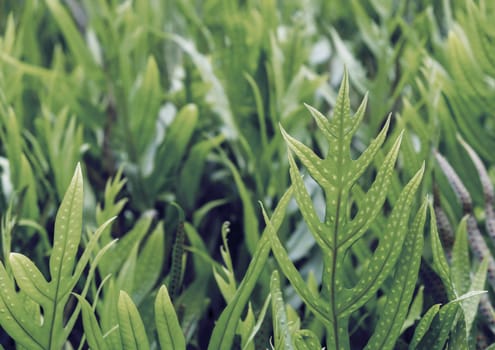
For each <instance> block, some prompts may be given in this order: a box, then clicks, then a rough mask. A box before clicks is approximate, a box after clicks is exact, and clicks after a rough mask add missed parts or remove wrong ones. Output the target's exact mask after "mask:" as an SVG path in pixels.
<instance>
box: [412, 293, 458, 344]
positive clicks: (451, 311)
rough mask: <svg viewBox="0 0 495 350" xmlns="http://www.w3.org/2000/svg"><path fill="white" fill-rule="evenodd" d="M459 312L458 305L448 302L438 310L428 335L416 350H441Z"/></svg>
mask: <svg viewBox="0 0 495 350" xmlns="http://www.w3.org/2000/svg"><path fill="white" fill-rule="evenodd" d="M458 310H459V304H458V303H455V302H450V303H448V304H446V305H444V306H443V307H442V308H440V311H439V312H438V314H437V316H436V319H434V320H433V322H432V325H431V327H430V330H429V331H428V334H427V335H426V336H425V337H424V338H423V339H422V341H421V343H420V344H419V345H418V349H424V350H441V349H443V348H444V345H445V342H446V341H447V338H448V336H449V332H450V330H451V329H452V326H453V325H454V320H455V316H456V314H457V311H458Z"/></svg>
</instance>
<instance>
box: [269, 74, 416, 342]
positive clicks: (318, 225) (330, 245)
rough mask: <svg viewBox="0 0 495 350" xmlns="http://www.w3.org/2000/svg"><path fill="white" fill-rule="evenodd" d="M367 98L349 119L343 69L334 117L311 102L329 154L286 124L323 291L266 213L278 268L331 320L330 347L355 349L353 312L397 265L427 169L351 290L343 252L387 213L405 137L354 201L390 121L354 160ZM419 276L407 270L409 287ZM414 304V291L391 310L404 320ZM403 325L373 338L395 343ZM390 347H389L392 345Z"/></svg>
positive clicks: (404, 195) (297, 192)
mask: <svg viewBox="0 0 495 350" xmlns="http://www.w3.org/2000/svg"><path fill="white" fill-rule="evenodd" d="M366 100H367V99H366V97H365V99H364V100H363V102H362V103H361V105H360V107H359V108H358V110H357V112H356V113H355V115H354V117H351V113H350V100H349V83H348V77H347V72H345V74H344V78H343V81H342V84H341V87H340V90H339V94H338V97H337V100H336V105H335V108H334V112H333V117H332V118H330V119H328V118H326V117H325V116H323V115H322V114H321V113H320V112H318V111H317V110H316V109H314V108H312V107H309V106H308V109H309V111H310V113H311V114H312V116H313V118H314V119H315V121H316V124H317V125H318V127H319V129H320V131H321V132H322V133H323V135H324V136H325V139H326V141H327V144H328V152H327V154H326V157H324V158H321V157H319V156H318V155H316V153H315V152H314V151H313V150H311V149H310V148H309V147H307V146H305V145H304V144H302V143H301V142H299V141H297V140H296V139H294V138H293V137H292V136H290V135H289V134H288V133H287V132H285V130H284V129H283V128H281V130H282V135H283V137H284V139H285V141H286V143H287V146H288V148H289V165H290V178H291V181H292V185H293V188H294V197H295V200H296V202H297V204H298V207H299V210H300V211H301V214H302V216H303V218H304V221H305V222H306V224H307V225H308V227H309V229H310V231H311V233H312V234H313V236H314V238H315V241H316V243H317V244H318V246H319V247H320V249H321V250H322V251H323V275H322V287H321V292H320V293H319V295H315V294H314V293H312V292H310V290H309V289H308V287H307V285H306V283H305V281H304V280H303V279H302V277H301V276H300V275H299V272H298V270H297V268H296V267H295V266H294V264H293V263H292V262H291V261H290V259H289V256H288V254H287V252H286V250H285V248H284V247H283V245H282V243H281V242H280V240H279V238H278V237H277V234H276V230H275V229H274V228H273V227H272V225H271V223H270V220H268V217H267V216H266V215H265V221H266V224H267V226H268V229H269V237H270V241H271V244H272V250H273V253H274V255H275V258H276V259H277V261H278V263H279V267H280V269H281V271H282V272H283V273H284V274H285V276H286V277H287V279H288V280H289V281H290V283H291V285H292V286H293V287H294V289H295V290H296V292H297V293H298V294H299V296H300V297H301V298H302V299H303V301H304V303H305V304H306V306H307V307H308V308H309V309H310V310H311V311H312V312H313V313H314V314H315V315H316V316H317V318H318V319H319V320H320V321H321V322H322V323H323V324H324V325H325V327H326V330H327V347H328V348H331V349H348V348H349V334H348V329H347V322H348V319H349V317H350V315H351V314H352V313H353V312H354V311H356V310H357V309H359V308H360V307H361V306H363V305H364V304H365V303H366V302H367V301H368V300H369V299H370V298H371V297H372V296H373V295H374V294H375V293H376V292H377V291H378V289H379V288H380V286H381V285H382V284H383V282H384V281H385V279H386V278H387V277H388V276H389V275H390V274H391V272H392V271H393V269H394V267H395V266H396V263H397V260H398V259H399V256H400V252H401V250H402V246H403V243H404V240H405V238H406V237H408V236H407V232H408V231H409V214H410V212H411V209H412V206H413V204H414V199H415V194H416V190H417V189H418V186H419V184H420V182H421V179H422V176H423V171H424V166H423V167H422V168H421V169H419V171H417V173H416V174H415V175H414V176H413V178H412V179H411V180H410V181H409V183H408V184H407V185H406V186H405V187H404V189H403V191H402V192H401V193H400V195H399V198H398V200H397V201H396V203H394V208H393V210H392V212H391V214H390V215H389V217H388V218H387V221H386V222H387V223H386V226H385V230H384V232H383V234H382V235H381V236H380V243H379V245H378V248H377V249H376V250H375V252H374V253H373V254H372V256H371V258H369V261H368V263H367V264H366V265H365V269H364V271H363V272H362V274H361V278H360V279H359V280H358V282H357V283H356V284H355V285H354V286H352V287H350V288H349V287H347V286H346V283H347V282H346V278H345V277H344V275H345V272H344V257H345V255H346V252H347V250H348V249H349V248H350V247H351V246H353V245H354V244H355V243H356V242H357V241H358V240H360V239H361V238H362V237H363V235H364V234H365V233H366V232H367V231H368V230H369V229H370V228H371V226H372V224H373V223H374V222H375V219H376V218H377V216H378V215H379V214H381V213H382V211H383V209H382V208H383V204H384V202H385V200H386V198H387V192H388V189H389V187H390V186H391V181H392V176H393V174H394V166H395V161H396V159H397V156H398V153H399V147H400V143H401V139H402V134H400V135H399V137H398V138H397V139H396V140H395V142H394V143H393V145H392V147H391V148H390V150H389V152H388V153H387V154H386V156H385V157H384V158H383V161H382V162H381V164H380V165H379V167H378V168H377V175H376V178H375V179H374V181H373V182H372V184H371V186H370V187H369V189H368V190H367V191H366V192H364V193H363V194H362V195H361V197H360V200H359V201H355V202H354V201H353V187H354V186H356V182H357V181H358V180H359V179H360V177H361V176H362V175H363V173H364V171H365V170H366V169H368V168H369V166H370V165H371V164H372V163H373V160H375V158H376V157H377V154H378V152H379V151H380V150H381V148H382V145H383V143H384V141H385V139H386V135H387V131H388V128H389V125H390V118H389V119H388V120H387V122H386V123H385V125H384V126H383V128H382V130H381V131H380V133H379V134H378V136H377V137H376V138H375V139H374V140H373V141H372V142H371V144H370V145H369V147H368V148H367V149H366V150H365V151H364V152H363V153H362V154H361V155H360V156H359V157H358V158H357V159H355V160H353V159H352V158H351V146H352V139H353V137H354V134H355V133H356V131H357V129H358V128H359V125H360V123H361V120H362V119H363V116H364V112H365V109H366ZM292 154H295V155H296V156H297V157H298V158H299V160H300V161H301V163H302V164H303V165H304V167H305V168H306V169H307V171H308V173H309V174H310V175H311V177H312V178H313V179H314V180H315V181H316V182H317V183H318V184H319V185H320V187H321V188H322V189H323V191H324V194H325V198H326V203H325V204H326V211H325V217H324V220H323V221H322V220H320V218H319V217H318V215H317V214H316V213H317V211H316V209H315V208H314V204H313V202H312V200H311V196H310V194H309V192H308V190H307V189H306V186H305V184H304V182H303V180H302V178H301V173H300V171H299V169H298V167H297V165H296V161H295V159H294V157H293V155H292ZM353 202H354V203H355V204H357V213H355V214H354V215H353V216H351V214H350V213H351V211H350V207H351V205H352V203H353ZM421 213H422V214H421V215H420V216H419V217H418V219H417V222H416V224H414V229H413V230H414V232H415V234H414V235H413V236H414V237H417V235H421V234H422V229H423V221H424V215H425V214H424V206H423V209H422V211H421ZM415 246H416V245H415ZM416 247H417V246H416ZM418 249H419V248H418ZM417 251H418V250H416V253H414V254H413V258H412V260H413V261H414V263H415V264H416V263H417V262H418V261H419V259H420V254H417ZM411 263H412V261H411ZM416 278H417V273H412V274H410V275H408V277H407V278H406V280H407V281H404V283H406V284H407V285H408V286H410V285H411V283H412V284H414V282H415V281H416ZM396 288H397V289H394V290H393V292H392V293H400V292H399V291H400V290H402V289H403V288H404V287H403V285H398V286H396ZM392 295H393V294H392ZM409 302H410V296H407V298H405V300H404V302H403V303H394V304H391V305H390V310H387V311H388V312H393V313H398V314H400V318H401V319H403V317H405V313H406V312H407V309H408V307H409ZM401 326H402V324H400V326H399V327H397V328H398V329H396V328H395V327H394V329H393V333H394V336H392V338H389V339H386V336H384V335H383V334H381V335H377V336H376V338H375V339H374V341H375V340H378V342H380V341H384V342H386V343H387V344H391V345H392V346H393V344H394V343H395V340H396V338H397V337H398V335H399V332H400V328H401ZM384 327H385V326H384ZM397 330H398V331H397ZM396 331H397V332H396ZM384 337H385V338H384ZM391 345H387V347H390V346H391Z"/></svg>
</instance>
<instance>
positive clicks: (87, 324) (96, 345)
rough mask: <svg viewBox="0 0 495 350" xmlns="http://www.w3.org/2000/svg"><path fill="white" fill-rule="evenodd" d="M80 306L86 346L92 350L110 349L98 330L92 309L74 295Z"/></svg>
mask: <svg viewBox="0 0 495 350" xmlns="http://www.w3.org/2000/svg"><path fill="white" fill-rule="evenodd" d="M74 296H75V297H76V298H77V299H78V300H79V303H80V304H81V313H82V321H83V327H84V334H85V336H86V338H87V341H88V345H89V347H90V348H91V349H94V350H107V349H110V348H109V347H108V345H107V343H106V342H105V339H104V337H103V334H102V332H101V329H100V325H99V324H98V321H97V320H96V316H95V314H94V311H93V308H92V307H91V305H89V303H88V302H87V301H86V299H84V298H83V297H81V296H80V295H77V294H74Z"/></svg>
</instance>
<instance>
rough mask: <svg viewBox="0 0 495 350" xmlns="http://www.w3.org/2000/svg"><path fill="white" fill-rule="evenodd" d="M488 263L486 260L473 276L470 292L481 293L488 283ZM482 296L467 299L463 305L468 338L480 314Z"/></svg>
mask: <svg viewBox="0 0 495 350" xmlns="http://www.w3.org/2000/svg"><path fill="white" fill-rule="evenodd" d="M488 262H489V260H488V259H487V258H485V259H484V260H483V261H482V262H481V264H480V266H479V267H478V270H477V271H476V273H475V275H474V276H473V280H472V282H471V287H470V289H469V291H471V292H474V291H481V290H482V289H483V288H484V286H485V282H486V272H487V270H488ZM481 297H482V295H478V296H474V297H472V298H469V299H466V300H464V301H463V302H462V303H461V307H462V310H463V311H464V320H465V322H466V336H467V337H469V333H470V332H471V327H472V325H473V322H474V319H475V317H476V314H477V313H478V305H479V303H480V299H481Z"/></svg>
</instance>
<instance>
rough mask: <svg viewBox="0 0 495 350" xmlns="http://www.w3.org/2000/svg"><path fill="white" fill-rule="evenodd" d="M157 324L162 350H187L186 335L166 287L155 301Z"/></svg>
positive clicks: (159, 291) (160, 291)
mask: <svg viewBox="0 0 495 350" xmlns="http://www.w3.org/2000/svg"><path fill="white" fill-rule="evenodd" d="M155 323H156V331H157V333H158V340H159V343H160V347H161V348H162V349H174V350H175V349H177V350H181V349H184V350H185V349H186V341H185V339H184V333H183V332H182V329H181V327H180V324H179V320H178V319H177V314H176V313H175V309H174V305H173V304H172V301H171V300H170V297H169V295H168V291H167V287H166V286H165V285H162V286H161V287H160V289H159V290H158V294H157V296H156V299H155Z"/></svg>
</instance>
